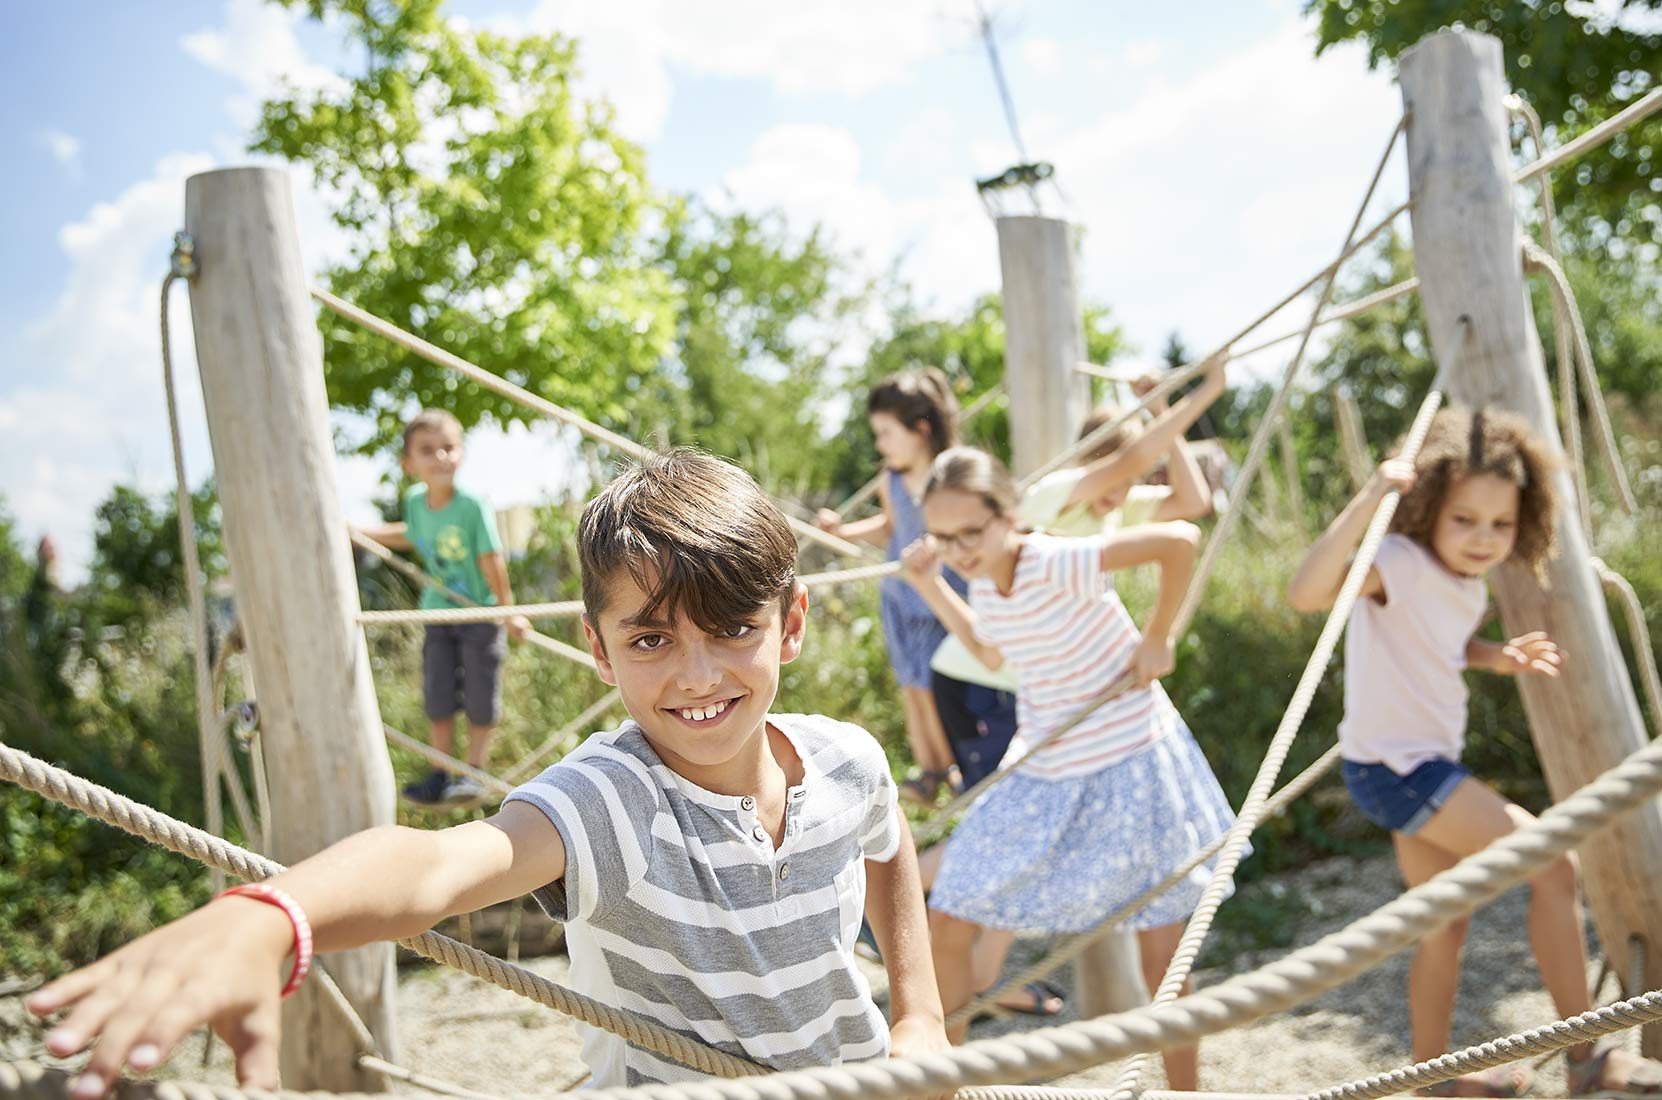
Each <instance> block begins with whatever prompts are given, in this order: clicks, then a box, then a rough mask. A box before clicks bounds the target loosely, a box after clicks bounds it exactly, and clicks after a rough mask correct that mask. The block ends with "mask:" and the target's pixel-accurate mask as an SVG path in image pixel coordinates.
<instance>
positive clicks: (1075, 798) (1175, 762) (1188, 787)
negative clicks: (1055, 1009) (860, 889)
mask: <svg viewBox="0 0 1662 1100" xmlns="http://www.w3.org/2000/svg"><path fill="white" fill-rule="evenodd" d="M1234 820H1235V815H1234V813H1233V811H1231V810H1230V808H1229V802H1228V800H1226V799H1225V798H1224V795H1223V789H1222V788H1221V787H1219V786H1218V781H1217V778H1216V777H1215V776H1213V775H1212V769H1211V767H1210V766H1209V765H1208V764H1207V763H1206V757H1205V756H1204V755H1203V754H1202V753H1201V751H1200V746H1199V745H1197V744H1195V739H1194V737H1193V736H1192V735H1191V734H1190V733H1189V730H1188V727H1186V726H1184V725H1182V723H1181V722H1179V724H1178V727H1177V729H1175V730H1173V731H1172V732H1171V733H1170V734H1169V735H1167V736H1166V737H1163V738H1161V739H1160V740H1159V741H1156V742H1155V743H1154V744H1152V745H1150V746H1148V747H1147V748H1145V749H1140V750H1138V751H1137V752H1136V753H1135V754H1133V755H1131V756H1128V757H1126V758H1125V759H1123V760H1118V761H1115V762H1114V763H1112V764H1109V765H1108V766H1107V767H1105V768H1103V769H1102V770H1101V771H1098V772H1094V773H1092V774H1090V775H1083V776H1078V777H1075V778H1071V779H1035V778H1032V777H1031V776H1028V775H1024V774H1023V773H1021V772H1017V773H1016V774H1014V775H1012V776H1010V777H1009V778H1007V779H1005V780H1003V781H1002V782H1001V783H999V785H998V786H996V787H994V788H993V789H992V790H990V791H988V792H987V794H986V795H985V796H984V797H983V798H982V799H981V800H980V801H979V802H977V803H976V804H975V805H974V806H972V807H971V808H970V810H969V812H968V813H966V814H965V815H964V819H963V821H961V822H960V823H959V825H958V828H957V829H955V830H954V831H953V833H952V837H951V839H950V840H948V841H947V849H946V855H945V857H944V858H943V859H942V861H941V869H940V874H939V875H938V876H937V877H936V879H935V888H934V890H933V891H932V892H931V893H930V895H929V907H930V908H931V909H935V910H939V911H940V912H943V913H945V914H947V915H948V916H953V917H957V918H959V919H960V920H966V921H971V922H973V923H975V924H979V925H983V926H985V927H989V928H1004V929H1010V930H1013V931H1034V932H1083V931H1086V930H1087V929H1090V928H1094V927H1096V926H1097V925H1098V924H1100V923H1102V921H1103V920H1104V919H1105V918H1107V917H1109V916H1110V915H1112V914H1114V913H1116V912H1118V910H1120V909H1121V908H1122V907H1124V906H1125V905H1126V903H1128V902H1131V901H1133V900H1135V899H1136V898H1137V897H1139V896H1140V895H1141V894H1142V893H1143V892H1144V891H1146V890H1148V889H1149V888H1150V887H1152V886H1154V885H1155V884H1156V883H1159V882H1160V881H1162V880H1163V879H1165V877H1166V876H1167V875H1168V874H1170V873H1171V872H1172V871H1174V870H1176V869H1177V868H1178V867H1179V866H1181V865H1182V864H1183V863H1184V862H1185V861H1186V860H1188V859H1189V858H1190V857H1191V856H1193V855H1194V854H1195V853H1196V852H1198V851H1199V850H1200V849H1201V848H1204V847H1205V846H1206V845H1207V844H1210V843H1211V842H1212V841H1214V840H1216V839H1217V838H1218V837H1220V836H1222V835H1223V834H1224V833H1225V832H1227V831H1228V829H1229V827H1230V825H1232V824H1233V823H1234ZM1210 877H1211V862H1210V861H1209V862H1208V863H1205V864H1202V865H1201V866H1199V867H1197V868H1195V869H1194V870H1193V871H1192V872H1190V873H1189V875H1188V877H1187V878H1185V879H1184V880H1183V881H1182V882H1180V883H1179V884H1177V885H1176V886H1174V887H1172V888H1171V889H1170V890H1167V891H1166V892H1165V893H1164V894H1162V895H1160V896H1159V897H1158V898H1156V899H1155V900H1153V901H1152V902H1150V903H1149V904H1148V905H1147V906H1145V907H1144V908H1143V909H1142V910H1141V911H1139V912H1138V913H1137V914H1136V915H1135V916H1133V917H1132V918H1131V920H1130V921H1128V922H1127V924H1126V927H1129V928H1132V929H1136V930H1138V931H1142V930H1144V929H1149V928H1160V927H1163V926H1165V925H1168V924H1173V923H1175V922H1177V921H1180V920H1182V919H1184V918H1185V917H1187V916H1188V915H1189V914H1190V913H1192V912H1194V908H1195V906H1196V905H1197V904H1198V903H1199V901H1200V895H1201V893H1202V892H1203V891H1204V890H1205V889H1206V883H1207V880H1208V879H1209V878H1210Z"/></svg>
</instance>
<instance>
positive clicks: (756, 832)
mask: <svg viewBox="0 0 1662 1100" xmlns="http://www.w3.org/2000/svg"><path fill="white" fill-rule="evenodd" d="M750 835H751V836H753V837H755V838H756V839H757V840H760V841H764V842H765V841H766V840H767V838H768V831H767V830H766V829H764V828H762V827H761V826H760V825H758V826H756V827H755V828H754V829H752V830H750Z"/></svg>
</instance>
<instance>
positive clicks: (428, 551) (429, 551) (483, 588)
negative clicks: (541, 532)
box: [404, 485, 502, 608]
mask: <svg viewBox="0 0 1662 1100" xmlns="http://www.w3.org/2000/svg"><path fill="white" fill-rule="evenodd" d="M404 534H405V537H406V538H408V539H409V540H410V544H411V545H412V546H414V547H415V548H416V553H418V554H420V555H421V560H422V563H423V565H424V566H425V567H426V569H427V572H428V573H430V574H432V576H433V577H435V578H436V579H437V580H438V582H439V583H440V584H442V585H444V586H445V587H446V588H449V589H452V590H453V591H455V592H458V593H460V594H461V595H463V596H466V597H467V598H468V599H470V600H472V601H473V602H474V603H477V604H482V605H484V606H487V607H491V606H494V605H495V604H496V593H494V592H492V591H491V587H490V585H488V584H486V583H485V575H484V573H482V572H480V571H479V555H481V554H499V553H501V552H502V541H501V540H500V539H499V538H498V537H497V534H496V524H495V523H494V522H492V517H491V513H490V509H488V508H486V507H485V502H484V501H482V500H480V499H479V498H478V497H476V496H474V495H473V494H472V493H467V492H463V491H462V490H460V489H457V490H456V491H455V495H454V496H452V497H451V498H450V502H449V503H448V504H446V505H445V506H444V507H443V508H440V509H438V510H437V511H434V510H433V509H431V508H428V507H427V486H425V485H415V486H412V487H411V488H410V490H409V491H408V492H406V493H405V494H404ZM421 606H422V607H424V608H441V607H455V606H457V605H456V603H455V601H453V600H450V599H447V598H446V597H444V596H443V595H440V594H439V592H438V590H437V589H433V588H423V589H422V590H421Z"/></svg>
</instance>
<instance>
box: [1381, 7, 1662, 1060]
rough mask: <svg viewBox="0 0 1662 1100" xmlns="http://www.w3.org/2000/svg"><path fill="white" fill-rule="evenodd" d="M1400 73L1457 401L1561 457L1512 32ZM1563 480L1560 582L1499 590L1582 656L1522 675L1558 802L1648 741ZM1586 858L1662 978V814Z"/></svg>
mask: <svg viewBox="0 0 1662 1100" xmlns="http://www.w3.org/2000/svg"><path fill="white" fill-rule="evenodd" d="M1400 79H1401V82H1402V95H1403V99H1404V101H1405V103H1406V105H1407V107H1408V109H1409V111H1410V112H1412V115H1411V121H1410V124H1409V127H1408V168H1409V183H1410V188H1411V193H1412V196H1413V201H1414V213H1413V219H1414V221H1413V226H1414V251H1415V260H1414V264H1415V268H1416V269H1417V270H1418V272H1419V275H1420V298H1421V301H1422V302H1423V304H1424V309H1425V318H1426V323H1427V327H1428V328H1429V329H1430V333H1431V342H1432V344H1433V345H1434V346H1435V348H1436V349H1437V352H1438V358H1439V359H1440V360H1441V361H1443V362H1445V363H1446V362H1449V361H1451V359H1452V358H1453V357H1454V356H1455V350H1456V347H1457V345H1458V343H1459V342H1460V335H1459V332H1458V329H1459V327H1460V326H1459V318H1460V316H1461V315H1462V314H1464V315H1467V316H1469V317H1470V318H1471V335H1470V337H1469V340H1468V341H1467V343H1466V347H1465V348H1464V350H1463V351H1462V352H1461V353H1460V356H1459V367H1458V369H1457V370H1456V371H1455V372H1454V374H1453V375H1452V377H1450V378H1449V380H1448V390H1449V396H1450V397H1451V398H1453V399H1454V400H1455V401H1458V402H1460V403H1461V404H1464V405H1468V406H1471V407H1474V408H1475V407H1478V406H1490V407H1495V408H1504V409H1510V410H1512V411H1514V412H1517V413H1520V414H1522V415H1523V416H1525V417H1527V418H1528V420H1529V421H1530V423H1531V424H1533V425H1534V426H1535V428H1536V430H1537V431H1539V432H1540V433H1541V435H1542V436H1544V437H1545V438H1547V439H1549V440H1551V441H1552V444H1553V446H1554V447H1556V448H1557V449H1558V450H1559V451H1560V453H1562V444H1561V442H1560V439H1559V434H1558V428H1557V426H1556V423H1555V418H1554V416H1553V409H1552V398H1551V394H1550V391H1549V389H1548V385H1547V377H1546V371H1545V369H1544V367H1543V365H1542V354H1541V341H1540V337H1539V336H1538V335H1537V333H1536V331H1535V320H1534V316H1533V315H1532V313H1531V312H1530V307H1529V299H1528V296H1527V293H1526V291H1525V289H1524V282H1523V268H1522V256H1521V250H1522V247H1523V238H1522V235H1521V233H1520V230H1519V228H1518V220H1517V215H1516V212H1515V210H1514V209H1513V196H1514V189H1513V184H1512V167H1511V146H1510V143H1509V142H1508V140H1507V111H1506V105H1505V103H1504V98H1505V96H1506V91H1507V88H1506V79H1505V76H1504V74H1503V70H1502V67H1501V47H1500V42H1499V41H1498V40H1496V39H1494V38H1492V37H1490V36H1488V35H1482V34H1473V33H1470V32H1467V31H1448V32H1444V33H1440V34H1434V35H1431V36H1430V37H1428V38H1425V39H1422V40H1421V41H1420V42H1419V43H1418V44H1417V45H1416V46H1414V48H1413V49H1411V50H1409V51H1408V52H1407V53H1405V54H1403V56H1402V60H1401V67H1400ZM1555 483H1556V487H1557V489H1558V498H1559V500H1560V502H1561V503H1562V506H1563V508H1564V512H1563V514H1562V518H1561V520H1560V522H1559V524H1558V538H1559V543H1560V545H1561V546H1562V548H1563V553H1562V554H1561V555H1560V556H1559V557H1558V558H1557V559H1556V560H1555V561H1553V563H1552V564H1551V566H1550V568H1549V570H1548V576H1547V582H1548V583H1547V585H1546V586H1545V587H1543V586H1541V585H1538V584H1537V583H1536V582H1535V580H1534V579H1533V578H1532V577H1530V576H1529V575H1528V573H1527V572H1526V571H1524V570H1522V569H1518V568H1514V567H1502V568H1501V569H1499V570H1497V571H1496V574H1495V578H1494V590H1495V595H1496V597H1497V600H1498V602H1499V604H1500V611H1501V618H1502V620H1503V621H1504V622H1505V624H1506V629H1507V630H1508V631H1509V632H1510V633H1512V634H1518V633H1522V632H1523V631H1526V630H1546V631H1548V632H1549V633H1550V634H1551V635H1552V637H1553V638H1554V639H1556V640H1557V642H1558V643H1559V645H1561V646H1563V647H1564V648H1565V650H1566V651H1567V652H1568V653H1569V661H1568V662H1567V664H1566V665H1565V668H1564V673H1563V675H1562V676H1560V677H1559V678H1558V679H1556V680H1549V679H1545V678H1542V677H1523V678H1520V680H1519V683H1518V687H1519V690H1520V691H1521V692H1522V694H1523V702H1524V709H1525V711H1526V712H1527V713H1528V715H1529V722H1530V727H1531V730H1532V731H1533V735H1534V738H1535V746H1536V749H1537V751H1538V752H1539V754H1540V757H1541V764H1542V767H1543V769H1544V770H1545V772H1546V777H1547V785H1548V787H1549V788H1550V790H1551V792H1552V795H1553V797H1554V798H1559V799H1561V798H1563V797H1564V796H1565V795H1567V794H1569V793H1570V792H1571V791H1573V790H1575V789H1576V788H1577V787H1580V786H1581V785H1583V784H1584V783H1586V782H1588V781H1589V780H1591V779H1592V778H1593V777H1595V776H1597V775H1598V774H1599V773H1600V772H1603V771H1605V770H1606V769H1608V768H1610V767H1612V766H1613V765H1615V764H1616V763H1617V762H1618V761H1620V760H1621V759H1622V758H1623V757H1624V756H1626V755H1627V754H1629V753H1631V752H1633V751H1634V750H1636V749H1638V748H1639V747H1640V746H1641V745H1643V744H1644V743H1645V742H1646V740H1647V737H1646V734H1645V729H1644V726H1643V724H1642V722H1641V720H1640V715H1639V705H1638V701H1637V699H1636V698H1635V696H1634V693H1633V685H1632V683H1631V682H1630V681H1629V679H1628V676H1627V671H1626V665H1625V664H1624V663H1623V661H1622V653H1621V650H1620V649H1619V648H1618V647H1617V645H1616V637H1615V634H1614V632H1613V631H1612V629H1611V625H1610V618H1609V615H1608V614H1607V612H1606V605H1605V602H1604V595H1603V593H1602V591H1601V590H1600V587H1599V579H1598V576H1597V574H1596V573H1595V572H1594V570H1593V566H1592V560H1591V559H1592V555H1591V552H1590V550H1589V548H1588V546H1587V542H1586V539H1585V537H1584V536H1583V534H1582V531H1581V527H1580V525H1579V524H1578V523H1576V522H1575V518H1574V515H1573V514H1572V512H1571V511H1570V510H1571V509H1573V508H1574V507H1575V491H1574V487H1573V485H1572V483H1571V480H1570V474H1569V471H1568V470H1567V469H1562V468H1561V469H1560V470H1559V471H1558V473H1557V475H1556V477H1555ZM1581 857H1582V867H1583V869H1584V879H1585V884H1586V892H1587V898H1588V901H1589V903H1590V906H1591V908H1592V913H1593V920H1594V922H1595V923H1596V925H1597V926H1598V931H1599V939H1600V941H1601V943H1602V945H1603V948H1604V951H1605V953H1606V956H1607V957H1608V958H1609V959H1610V961H1611V963H1612V964H1613V965H1614V967H1615V969H1616V973H1618V974H1626V973H1628V972H1629V969H1628V968H1629V958H1630V955H1631V954H1632V953H1633V951H1632V947H1631V946H1630V945H1631V943H1632V942H1633V937H1639V938H1640V940H1641V941H1642V942H1643V943H1644V945H1645V946H1646V947H1647V948H1648V950H1645V951H1644V952H1643V954H1644V955H1645V957H1646V962H1645V975H1644V980H1643V983H1642V984H1643V986H1644V988H1645V989H1653V988H1656V987H1658V986H1662V808H1659V807H1658V805H1657V804H1656V803H1655V802H1651V803H1647V804H1645V805H1644V806H1643V807H1642V808H1641V809H1640V810H1638V811H1636V812H1634V813H1632V814H1629V815H1627V816H1626V817H1624V818H1623V819H1622V821H1621V823H1620V824H1618V825H1617V826H1616V827H1614V828H1612V829H1608V830H1606V831H1604V832H1601V833H1600V834H1599V835H1598V836H1597V837H1595V838H1594V839H1593V840H1591V841H1589V842H1588V843H1587V844H1585V845H1584V846H1583V847H1582V849H1581ZM1637 992H1638V991H1637V990H1628V994H1629V995H1630V996H1632V995H1634V994H1636V993H1637ZM1648 1031H1649V1032H1650V1034H1647V1035H1646V1038H1645V1047H1646V1050H1647V1052H1650V1053H1653V1054H1662V1035H1659V1034H1657V1032H1658V1029H1656V1028H1650V1029H1648Z"/></svg>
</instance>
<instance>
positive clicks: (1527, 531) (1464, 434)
mask: <svg viewBox="0 0 1662 1100" xmlns="http://www.w3.org/2000/svg"><path fill="white" fill-rule="evenodd" d="M1557 466H1558V462H1557V459H1556V458H1555V457H1554V455H1553V453H1552V451H1551V450H1550V449H1549V448H1548V446H1547V444H1546V442H1545V441H1544V440H1542V439H1541V437H1540V436H1538V435H1536V434H1535V431H1534V429H1533V428H1531V427H1530V426H1529V422H1528V421H1526V420H1525V419H1524V418H1523V417H1521V416H1518V415H1516V414H1514V413H1508V412H1496V411H1494V410H1490V409H1478V410H1476V411H1475V412H1474V411H1472V410H1470V409H1461V408H1449V409H1444V410H1443V411H1442V412H1440V413H1438V414H1437V416H1436V418H1435V419H1434V420H1433V421H1432V422H1431V431H1430V432H1429V433H1427V435H1426V437H1425V446H1423V447H1421V448H1420V453H1419V455H1418V457H1416V458H1415V459H1414V470H1415V473H1416V475H1417V476H1416V478H1415V480H1414V485H1413V488H1411V489H1409V490H1408V492H1406V493H1404V494H1403V495H1402V503H1400V504H1399V505H1398V506H1397V511H1396V515H1395V516H1394V517H1392V519H1391V530H1392V531H1397V532H1401V533H1402V534H1404V535H1407V536H1408V537H1409V538H1411V539H1413V540H1414V541H1415V542H1417V543H1419V544H1420V545H1421V546H1424V547H1425V548H1426V549H1428V550H1429V549H1431V540H1432V536H1433V534H1434V533H1435V532H1436V530H1437V515H1438V513H1439V512H1441V511H1442V509H1443V501H1444V499H1445V498H1446V497H1447V496H1448V493H1449V490H1450V489H1451V488H1453V487H1454V485H1455V484H1456V483H1457V482H1459V481H1461V480H1462V479H1464V478H1467V477H1470V476H1472V475H1473V474H1492V475H1494V476H1495V477H1498V478H1503V479H1504V480H1506V481H1510V482H1511V483H1512V484H1514V485H1516V486H1517V487H1518V536H1517V541H1516V543H1515V544H1514V545H1513V547H1512V557H1513V559H1514V560H1516V561H1518V562H1519V563H1521V564H1522V565H1524V566H1525V567H1526V568H1528V569H1529V571H1530V572H1531V573H1533V574H1534V575H1535V577H1536V579H1541V578H1542V577H1543V576H1544V575H1545V572H1546V564H1547V561H1548V559H1550V558H1551V557H1552V556H1553V555H1554V554H1555V553H1557V550H1558V545H1557V543H1558V493H1557V491H1556V490H1555V489H1554V488H1553V485H1552V476H1553V473H1554V472H1555V470H1556V469H1557Z"/></svg>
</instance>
